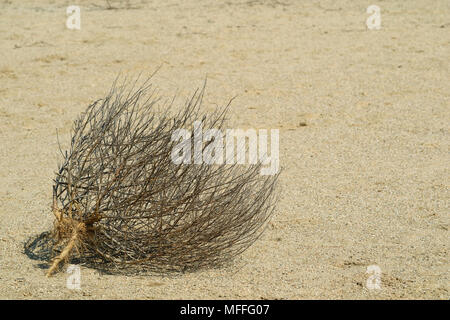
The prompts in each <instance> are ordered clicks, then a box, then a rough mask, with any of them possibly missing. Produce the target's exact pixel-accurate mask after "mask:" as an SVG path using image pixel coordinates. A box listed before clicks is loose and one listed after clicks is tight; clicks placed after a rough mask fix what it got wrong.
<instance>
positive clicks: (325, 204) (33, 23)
mask: <svg viewBox="0 0 450 320" xmlns="http://www.w3.org/2000/svg"><path fill="white" fill-rule="evenodd" d="M71 4H77V5H80V6H81V19H82V20H81V30H69V29H67V28H66V26H65V22H66V18H67V16H66V12H65V10H66V7H67V6H68V5H71ZM110 4H111V6H114V7H116V9H110V10H107V8H108V5H107V4H106V1H100V0H99V1H82V0H80V1H73V2H72V1H49V0H46V1H28V0H25V1H10V0H6V1H5V0H0V51H1V53H0V56H1V59H0V146H1V148H0V181H1V184H0V298H3V299H30V298H32V299H48V298H51V299H53V298H56V299H71V298H74V299H101V298H112V299H124V298H131V299H182V298H186V299H200V298H212V299H216V298H217V299H223V298H232V299H241V298H242V299H243V298H251V299H312V298H322V299H330V298H338V299H341V298H350V299H378V298H382V299H385V298H387V299H391V298H401V299H403V298H407V299H410V298H426V299H428V298H437V299H449V298H450V263H449V244H450V243H449V231H448V228H449V199H450V196H449V181H450V179H449V178H450V172H449V163H450V162H449V160H450V157H449V141H450V139H449V137H450V135H449V123H450V112H449V111H450V81H449V80H450V76H449V75H450V70H449V68H450V66H449V61H450V59H449V58H450V2H449V1H447V0H438V1H434V0H433V1H432V0H418V1H402V0H398V1H381V0H378V1H377V2H376V3H373V4H377V5H378V6H379V7H380V8H381V17H382V25H381V29H380V30H368V29H367V27H366V24H365V22H366V19H367V17H368V16H369V14H367V13H366V8H367V6H368V5H370V4H372V3H369V2H367V1H331V0H330V1H314V2H313V1H293V0H280V1H276V0H274V1H263V0H260V1H258V0H254V1H236V0H230V1H198V0H184V1H173V0H172V1H145V0H144V1H140V0H139V1H136V0H130V1H129V4H130V5H129V6H127V2H126V1H114V0H111V1H110ZM158 66H162V68H161V70H160V71H159V73H158V74H157V76H156V77H155V84H156V85H157V86H158V87H159V88H160V93H161V94H162V95H165V96H168V97H171V96H172V94H173V93H174V92H175V91H176V90H177V89H178V90H179V92H180V96H182V97H187V96H188V95H189V94H190V93H192V92H193V90H194V89H195V88H196V87H198V86H201V85H202V83H203V80H204V78H205V76H208V87H207V93H206V94H207V96H206V99H205V108H209V107H211V106H214V104H219V105H223V104H225V103H226V102H227V101H228V99H229V98H231V97H233V96H235V95H237V96H238V97H237V99H236V100H234V102H233V105H232V109H231V118H232V124H233V127H234V128H249V127H250V128H256V129H258V128H266V129H271V128H279V129H280V163H281V166H282V167H283V168H284V172H283V174H282V176H281V181H280V190H282V193H281V198H280V201H279V203H278V207H277V210H276V214H275V216H274V217H273V219H272V221H271V223H270V225H269V227H268V229H267V231H266V232H265V233H264V235H263V237H262V238H261V239H260V240H259V241H257V242H256V243H255V244H254V245H253V246H252V247H251V248H250V249H249V250H248V251H246V252H245V253H244V254H243V255H241V256H240V257H239V258H238V259H236V260H235V261H234V262H233V264H232V265H231V266H229V267H226V268H223V269H212V270H203V271H199V272H194V273H189V274H178V275H172V276H123V275H105V274H101V273H99V272H98V271H96V270H93V269H89V268H85V267H82V268H81V290H69V289H67V288H66V279H67V276H68V275H67V274H65V273H59V274H57V275H56V276H54V277H52V278H50V279H47V278H46V277H45V276H44V275H45V269H42V268H39V261H35V260H32V259H30V258H29V257H28V256H27V255H25V254H24V250H23V244H24V242H25V241H27V240H28V239H29V238H30V237H32V236H34V235H36V234H39V233H40V232H42V231H45V230H48V229H49V228H50V227H51V225H52V221H53V216H52V214H51V212H50V204H51V185H52V181H51V179H52V178H53V176H54V171H55V170H56V167H57V163H58V159H59V154H58V145H57V139H56V130H58V132H59V135H60V140H61V143H62V145H63V147H66V146H67V145H68V142H69V134H70V128H71V124H72V121H73V120H74V119H75V117H76V116H77V115H78V114H79V113H80V112H82V111H83V110H84V109H85V108H86V106H87V105H88V104H89V103H90V102H92V101H93V100H95V99H98V98H101V97H103V96H104V95H105V93H106V92H107V91H108V89H109V87H110V85H111V84H112V81H113V80H114V78H115V77H116V76H117V74H118V73H119V72H123V73H126V74H129V75H137V74H138V73H140V72H144V74H149V73H151V72H153V71H154V70H155V69H156V68H157V67H158ZM370 265H377V266H379V268H380V270H381V272H382V273H381V289H379V290H376V289H374V290H369V289H368V288H367V287H366V280H367V278H368V277H369V274H367V273H366V269H367V267H368V266H370Z"/></svg>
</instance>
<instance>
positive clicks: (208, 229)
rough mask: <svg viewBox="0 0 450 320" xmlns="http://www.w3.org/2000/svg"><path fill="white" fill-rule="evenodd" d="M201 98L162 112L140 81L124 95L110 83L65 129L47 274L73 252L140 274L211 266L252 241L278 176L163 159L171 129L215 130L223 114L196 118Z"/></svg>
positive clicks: (170, 145)
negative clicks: (69, 134) (104, 93)
mask: <svg viewBox="0 0 450 320" xmlns="http://www.w3.org/2000/svg"><path fill="white" fill-rule="evenodd" d="M136 88H137V89H136ZM203 94H204V87H203V89H201V90H197V91H196V92H195V94H194V95H193V96H192V97H191V98H190V99H189V100H188V101H187V103H186V104H185V105H184V106H183V107H181V109H175V108H173V103H174V100H172V102H171V103H170V105H168V106H167V105H165V104H162V103H161V100H160V99H158V98H157V97H155V91H154V90H152V85H151V84H150V83H149V80H147V81H145V82H144V84H142V85H141V86H137V85H136V82H135V83H134V84H133V85H132V86H131V88H130V87H129V86H128V85H126V84H125V83H122V84H121V85H118V84H117V80H116V82H115V83H114V85H113V87H112V89H111V91H110V93H109V94H108V95H107V96H106V97H105V98H104V99H102V100H98V101H96V102H94V103H93V104H91V105H90V106H89V107H88V108H87V110H86V111H85V112H84V113H83V114H81V116H80V117H79V118H78V119H77V120H76V121H75V122H74V127H73V132H72V137H71V143H70V148H69V150H68V151H66V152H65V153H62V155H63V162H62V164H61V165H60V166H59V169H58V171H57V173H56V177H55V180H54V186H53V214H54V215H55V224H54V229H53V233H52V234H53V237H54V239H55V240H56V241H55V243H56V245H55V246H54V251H55V252H59V254H58V255H57V256H56V257H55V258H54V259H53V261H52V265H51V267H50V268H49V270H48V272H47V276H50V275H52V274H53V273H54V272H55V271H56V269H58V267H59V266H60V265H61V263H63V262H66V261H69V259H70V258H71V257H72V256H74V255H75V253H76V255H77V256H78V257H80V258H83V257H84V258H86V257H89V259H91V258H92V257H96V260H95V261H102V262H108V263H110V264H111V265H112V266H114V267H116V266H127V265H131V264H132V265H138V266H140V267H142V268H143V269H145V270H148V269H152V270H155V269H157V270H168V269H170V270H186V269H194V268H199V267H204V266H215V265H218V264H220V263H223V262H225V261H227V260H229V259H230V258H232V257H234V256H235V255H237V254H239V253H241V252H242V251H244V250H245V249H246V248H247V247H248V246H250V245H251V244H252V243H253V242H254V241H255V240H256V239H257V238H258V236H259V235H260V234H261V232H262V231H263V229H264V225H265V223H266V221H267V219H268V218H269V217H270V215H271V214H272V212H273V210H274V205H275V193H274V189H275V185H276V181H277V178H278V174H276V175H273V176H262V175H260V174H259V172H260V168H261V164H260V163H257V164H250V165H239V164H214V165H211V164H206V163H203V164H175V163H174V162H173V160H172V152H173V150H174V147H175V146H176V145H177V144H179V141H173V140H172V135H173V133H174V132H175V131H176V130H177V129H181V128H186V129H190V128H192V127H193V124H194V122H195V121H197V120H201V124H202V126H203V130H204V131H206V130H208V129H212V128H214V129H218V130H222V129H223V127H224V123H225V117H226V113H227V112H226V111H227V108H224V109H220V110H218V111H216V112H214V113H212V114H204V113H201V112H200V110H199V108H200V104H201V101H202V97H203ZM161 107H162V108H163V109H162V108H161ZM227 107H228V106H227ZM170 110H178V111H173V112H172V111H170ZM169 112H170V113H169ZM194 131H195V130H194ZM195 134H196V132H193V135H195ZM194 148H198V146H194ZM200 148H201V150H202V151H204V150H206V148H210V146H209V143H206V142H205V143H203V144H202V145H200Z"/></svg>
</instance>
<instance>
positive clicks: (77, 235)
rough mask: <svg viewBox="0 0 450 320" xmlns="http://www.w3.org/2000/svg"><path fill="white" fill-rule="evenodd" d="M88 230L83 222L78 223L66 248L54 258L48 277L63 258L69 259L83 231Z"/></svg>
mask: <svg viewBox="0 0 450 320" xmlns="http://www.w3.org/2000/svg"><path fill="white" fill-rule="evenodd" d="M85 231H86V225H85V224H84V223H83V222H80V223H78V225H77V226H76V227H75V228H73V230H72V236H71V238H70V240H69V242H68V243H67V245H66V247H65V248H64V250H63V251H62V252H61V253H60V254H59V255H58V256H57V257H56V258H55V259H54V260H53V263H52V266H51V267H50V269H49V270H48V272H47V277H50V276H51V275H52V273H53V272H54V271H55V270H56V269H57V268H58V265H59V263H60V262H61V261H63V260H68V258H69V256H70V253H71V251H72V249H73V248H74V247H75V246H76V244H77V241H78V240H79V238H80V236H81V234H82V233H84V232H85Z"/></svg>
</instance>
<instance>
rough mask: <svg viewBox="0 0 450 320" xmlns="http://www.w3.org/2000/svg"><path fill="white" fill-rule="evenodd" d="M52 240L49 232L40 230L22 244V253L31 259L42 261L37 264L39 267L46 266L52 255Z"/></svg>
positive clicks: (43, 267)
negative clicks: (39, 232) (40, 231)
mask: <svg viewBox="0 0 450 320" xmlns="http://www.w3.org/2000/svg"><path fill="white" fill-rule="evenodd" d="M53 245H54V240H53V238H52V237H51V235H50V232H48V231H46V232H42V233H41V234H39V235H34V236H32V237H30V238H29V239H28V241H26V242H25V244H24V253H25V254H26V255H27V256H28V258H30V259H32V260H37V261H42V262H43V263H40V264H38V265H37V266H38V267H39V268H41V269H46V268H48V263H49V262H50V260H51V259H52V256H53V251H52V248H53Z"/></svg>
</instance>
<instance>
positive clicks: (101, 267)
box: [24, 231, 231, 277]
mask: <svg viewBox="0 0 450 320" xmlns="http://www.w3.org/2000/svg"><path fill="white" fill-rule="evenodd" d="M56 244H57V243H56V241H55V239H54V238H53V237H52V234H51V232H49V231H45V232H42V233H40V234H38V235H34V236H31V237H30V238H29V239H28V240H27V241H26V242H25V243H24V253H25V254H26V255H27V256H28V258H30V259H32V260H35V261H39V262H40V263H38V264H37V265H36V267H37V268H39V269H48V268H49V267H50V265H51V262H52V259H53V258H55V257H56V256H57V255H58V254H60V253H61V252H60V250H55V247H57V246H56ZM68 262H69V263H70V264H77V265H81V266H83V267H87V268H91V269H95V270H96V271H97V272H99V273H100V274H107V275H128V276H129V275H154V276H155V275H158V276H165V277H171V276H177V275H180V274H183V273H187V272H193V271H195V270H187V269H183V268H175V267H171V266H167V267H166V268H162V267H161V266H160V265H159V266H157V267H156V266H155V267H152V266H151V265H148V264H147V265H145V266H142V265H134V264H131V265H122V266H120V265H116V264H113V263H110V262H108V261H104V260H103V259H102V258H101V257H100V256H97V255H88V256H83V257H81V256H73V257H71V258H70V259H69V261H68ZM230 265H231V261H229V262H228V263H222V264H220V265H217V266H216V267H215V268H213V269H216V268H221V267H225V266H230ZM60 271H62V267H61V268H60Z"/></svg>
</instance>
